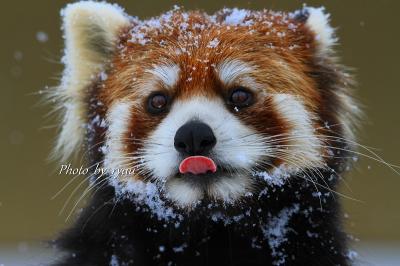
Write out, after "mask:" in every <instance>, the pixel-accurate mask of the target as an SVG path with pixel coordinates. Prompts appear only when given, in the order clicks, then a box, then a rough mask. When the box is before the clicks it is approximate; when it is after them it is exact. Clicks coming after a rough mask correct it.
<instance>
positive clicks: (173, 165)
mask: <svg viewBox="0 0 400 266" xmlns="http://www.w3.org/2000/svg"><path fill="white" fill-rule="evenodd" d="M196 119H197V120H200V121H202V122H204V123H206V124H208V125H209V126H210V127H211V129H212V130H213V132H214V135H215V137H216V138H217V144H216V145H215V147H214V148H213V150H212V154H211V156H212V158H213V160H214V161H215V162H216V164H217V167H218V166H221V165H224V166H228V167H230V168H232V170H233V171H235V170H239V171H244V170H247V171H249V169H251V168H252V167H253V166H254V165H255V164H256V163H257V161H259V160H260V158H261V156H263V155H265V152H266V150H267V147H266V146H265V145H264V143H263V139H262V137H261V136H260V135H259V134H256V132H254V131H253V130H252V129H250V128H249V127H247V126H245V125H244V124H242V123H241V122H240V120H239V119H237V118H236V117H235V116H234V115H233V114H231V113H230V112H229V111H228V110H227V109H226V108H225V106H224V104H223V103H222V101H221V100H209V99H206V98H195V99H192V100H190V101H186V102H179V101H178V102H176V103H175V104H174V105H173V106H172V108H171V110H170V112H169V114H168V115H167V117H166V118H165V119H164V120H163V121H162V122H161V124H160V125H159V126H158V127H157V129H156V130H155V131H154V132H153V133H152V134H151V135H150V136H149V139H148V140H149V144H147V145H145V147H144V151H145V152H144V154H143V161H144V164H145V167H146V168H147V169H149V170H151V172H152V175H153V176H154V177H155V178H156V179H158V180H160V181H163V182H164V181H165V186H166V191H167V195H168V196H169V197H170V199H171V200H173V201H175V202H176V203H177V204H178V205H187V203H188V202H191V203H193V202H195V201H198V200H201V199H202V198H203V196H204V195H203V194H204V193H205V192H204V191H202V190H198V188H197V187H195V186H194V185H193V184H191V185H188V183H187V181H185V180H175V179H176V175H177V174H178V166H179V164H180V162H181V160H182V158H181V156H180V154H179V153H178V152H177V151H176V150H175V147H174V136H175V133H176V131H177V130H178V129H179V128H180V127H181V126H183V125H184V124H185V123H186V122H189V121H191V120H196ZM247 173H248V172H247ZM249 175H250V174H245V175H243V177H241V175H237V176H235V174H233V175H232V176H231V175H230V176H229V178H228V177H226V178H225V177H221V178H220V179H219V180H218V181H216V182H215V183H213V184H210V187H209V188H208V192H207V193H210V196H212V197H214V198H215V199H229V200H234V199H237V198H238V197H240V196H243V194H244V193H245V191H246V190H247V189H249V188H250V187H251V182H252V181H251V178H250V177H249ZM225 179H226V180H225ZM184 190H186V191H189V192H185V193H179V195H178V193H176V192H177V191H184Z"/></svg>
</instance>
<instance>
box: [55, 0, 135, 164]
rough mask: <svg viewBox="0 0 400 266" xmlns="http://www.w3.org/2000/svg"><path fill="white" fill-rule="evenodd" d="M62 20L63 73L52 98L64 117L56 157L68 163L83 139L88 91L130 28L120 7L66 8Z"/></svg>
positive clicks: (80, 4)
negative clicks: (54, 98) (121, 34)
mask: <svg viewBox="0 0 400 266" xmlns="http://www.w3.org/2000/svg"><path fill="white" fill-rule="evenodd" d="M61 16H62V18H63V30H64V39H65V52H64V56H63V59H62V61H63V63H64V65H65V69H64V73H63V77H62V81H61V84H60V86H59V88H58V89H57V91H55V92H54V94H55V97H56V98H57V99H58V100H59V103H58V104H59V106H57V108H59V109H61V111H62V116H63V117H62V121H61V123H62V124H61V131H60V133H59V136H58V140H57V144H56V147H55V155H56V156H57V157H59V158H61V159H67V158H68V157H69V156H70V155H71V154H73V153H74V151H75V150H77V149H79V147H80V146H81V144H82V139H83V138H84V134H85V123H86V122H87V121H86V108H85V106H86V104H85V99H86V95H85V94H86V91H87V88H88V86H89V85H90V84H91V82H92V80H93V77H95V76H97V75H98V74H99V73H100V72H101V71H102V70H103V69H104V67H105V65H106V64H107V63H108V62H109V61H110V59H111V57H112V55H113V52H114V50H115V48H116V45H117V43H116V42H117V40H118V36H119V34H120V31H121V30H122V29H123V28H125V27H127V26H128V25H129V24H130V19H129V17H128V15H126V14H125V12H124V11H123V9H122V8H120V7H119V6H117V5H112V4H107V3H104V2H103V3H100V2H94V1H84V2H77V3H73V4H69V5H67V6H66V7H65V8H64V9H63V10H62V11H61Z"/></svg>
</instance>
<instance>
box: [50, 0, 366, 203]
mask: <svg viewBox="0 0 400 266" xmlns="http://www.w3.org/2000/svg"><path fill="white" fill-rule="evenodd" d="M63 18H64V30H65V40H66V52H65V56H64V63H65V65H66V70H65V72H64V77H63V82H62V84H61V86H60V88H59V90H58V91H57V93H56V94H57V96H58V97H59V98H60V99H61V100H62V108H63V109H64V120H63V122H62V128H61V133H60V137H59V139H58V143H57V150H58V151H59V152H60V153H61V155H63V156H64V158H66V157H68V156H69V155H70V154H71V153H72V152H73V151H74V150H75V149H77V148H78V147H79V146H80V145H81V144H87V145H86V146H87V150H91V151H92V150H93V149H94V150H99V153H100V152H102V154H101V155H100V156H97V157H96V158H98V162H99V163H102V165H103V167H105V168H106V169H114V170H115V169H127V168H129V169H132V170H133V172H129V173H126V172H124V173H123V174H121V173H120V172H118V173H117V174H109V177H108V181H109V183H110V184H112V185H113V186H115V188H116V191H117V194H118V195H120V196H129V197H132V199H134V200H138V201H144V202H146V203H147V205H152V204H153V205H154V204H155V203H154V202H158V203H157V204H160V202H161V204H163V203H162V202H170V203H172V204H173V206H175V207H176V208H183V209H188V210H189V209H194V208H195V206H196V204H197V203H198V202H201V201H209V202H223V203H224V204H226V203H229V204H239V203H240V202H241V200H242V199H243V198H245V197H251V195H252V194H253V193H255V191H256V190H257V189H259V188H257V186H256V184H257V180H260V179H262V180H263V181H265V182H266V184H269V185H270V186H278V185H281V184H283V183H285V182H286V181H289V182H290V178H291V176H295V175H297V174H299V173H304V172H306V171H311V172H312V171H318V169H324V168H329V167H334V166H333V165H334V164H335V162H336V161H335V157H336V156H335V155H336V154H337V153H336V151H337V147H338V146H342V145H348V144H351V139H352V138H353V135H352V131H353V124H352V120H353V118H354V117H355V115H356V114H357V110H358V109H357V107H355V105H354V104H353V101H352V99H351V97H350V96H349V91H348V86H349V78H348V77H347V75H346V74H345V73H344V71H343V68H342V67H341V66H340V65H338V64H337V63H336V60H335V58H334V53H333V51H332V46H333V45H334V43H335V37H334V33H333V29H332V28H331V27H330V26H329V25H328V18H329V16H328V15H326V14H324V13H323V10H322V9H321V8H319V9H318V8H304V9H303V10H301V11H297V12H294V13H282V12H271V11H267V10H263V11H249V10H239V9H223V10H221V11H219V12H217V13H215V14H214V15H207V14H205V13H202V12H198V11H193V12H185V11H183V10H181V9H179V8H176V9H174V10H172V11H169V12H167V13H165V14H163V15H161V16H160V17H156V18H152V19H149V20H145V21H141V20H138V19H136V18H132V17H129V16H128V15H126V14H125V13H124V12H123V10H122V9H121V8H119V7H118V6H115V5H110V4H106V3H95V2H81V3H76V4H71V5H68V6H67V7H66V9H64V11H63ZM85 135H86V136H87V138H85ZM85 142H88V143H85ZM99 147H101V148H100V149H98V148H99ZM335 148H336V149H335ZM193 156H202V157H201V158H203V159H204V158H205V160H206V163H211V164H212V163H214V164H215V165H214V166H216V171H215V172H214V170H215V169H212V167H211V166H209V168H207V165H206V164H204V162H203V163H202V162H200V161H199V162H197V163H198V164H200V167H202V169H203V170H204V169H205V170H207V169H209V170H212V173H203V172H201V174H197V173H195V172H192V173H186V172H183V173H182V171H181V172H180V171H179V166H180V165H181V163H182V161H183V160H185V159H187V158H189V157H193ZM336 163H337V162H336Z"/></svg>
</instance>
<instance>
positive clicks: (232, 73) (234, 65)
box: [216, 59, 253, 86]
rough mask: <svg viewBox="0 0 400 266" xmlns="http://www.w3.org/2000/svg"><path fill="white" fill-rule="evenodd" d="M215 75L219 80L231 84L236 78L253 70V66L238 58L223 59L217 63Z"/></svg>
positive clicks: (227, 84)
mask: <svg viewBox="0 0 400 266" xmlns="http://www.w3.org/2000/svg"><path fill="white" fill-rule="evenodd" d="M216 72H217V75H218V76H219V78H220V80H221V81H222V82H223V83H224V84H225V85H226V86H229V85H232V83H234V82H235V81H237V79H239V78H241V77H243V76H246V75H248V74H250V73H252V72H253V68H252V67H251V66H250V65H249V64H247V63H245V62H242V61H240V60H237V59H233V60H225V61H223V62H221V63H219V64H218V65H217V67H216Z"/></svg>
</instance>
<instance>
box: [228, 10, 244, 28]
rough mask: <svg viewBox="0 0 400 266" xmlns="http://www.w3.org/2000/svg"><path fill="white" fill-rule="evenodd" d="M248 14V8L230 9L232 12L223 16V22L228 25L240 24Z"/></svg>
mask: <svg viewBox="0 0 400 266" xmlns="http://www.w3.org/2000/svg"><path fill="white" fill-rule="evenodd" d="M247 14H248V10H244V9H237V8H234V9H232V13H231V14H230V15H229V16H227V17H226V18H225V23H226V24H228V25H233V26H237V25H239V24H241V23H242V22H243V21H244V19H245V18H246V16H247Z"/></svg>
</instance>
